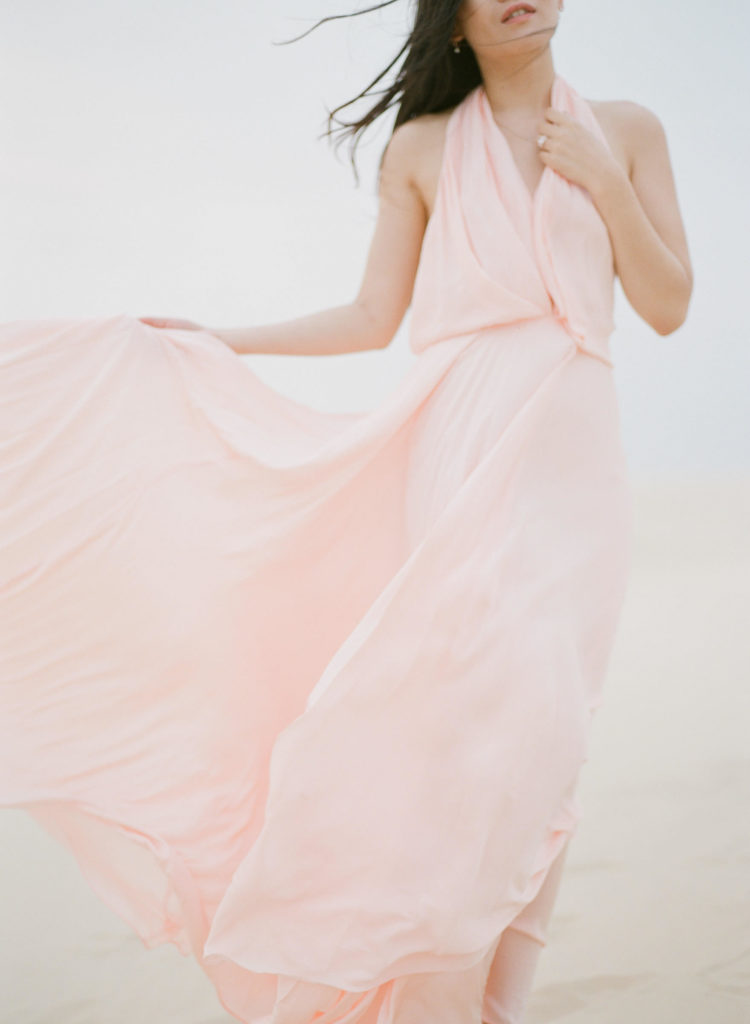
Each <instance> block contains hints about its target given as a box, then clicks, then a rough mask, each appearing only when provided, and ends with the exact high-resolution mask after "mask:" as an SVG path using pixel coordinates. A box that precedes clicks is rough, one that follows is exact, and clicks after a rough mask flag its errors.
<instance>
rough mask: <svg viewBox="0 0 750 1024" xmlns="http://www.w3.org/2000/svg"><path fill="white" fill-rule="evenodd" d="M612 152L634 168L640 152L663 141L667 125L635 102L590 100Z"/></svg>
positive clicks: (651, 111) (589, 102) (652, 112)
mask: <svg viewBox="0 0 750 1024" xmlns="http://www.w3.org/2000/svg"><path fill="white" fill-rule="evenodd" d="M586 102H587V103H588V104H589V106H590V107H591V109H592V111H593V113H594V116H595V117H596V119H597V121H598V122H599V124H600V125H601V127H602V130H603V131H604V134H605V135H606V137H607V141H608V142H609V144H610V146H611V147H612V149H613V150H615V151H617V152H619V153H620V154H621V155H622V156H623V158H624V162H625V163H626V165H627V166H628V167H629V168H631V169H632V166H633V162H634V160H635V157H636V154H637V153H638V151H639V149H641V148H642V147H643V146H649V145H651V144H652V143H654V142H656V141H659V142H661V141H663V139H664V126H663V125H662V123H661V120H660V119H659V117H658V116H657V115H656V114H655V113H654V111H653V110H650V109H649V108H648V107H645V106H644V105H643V104H642V103H636V102H635V101H634V100H587V101H586Z"/></svg>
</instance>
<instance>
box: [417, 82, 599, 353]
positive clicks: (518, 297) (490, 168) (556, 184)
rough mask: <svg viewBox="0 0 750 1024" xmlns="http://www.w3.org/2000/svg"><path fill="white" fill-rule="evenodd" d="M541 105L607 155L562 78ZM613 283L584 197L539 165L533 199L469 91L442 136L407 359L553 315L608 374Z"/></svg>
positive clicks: (488, 112) (582, 103) (588, 114)
mask: <svg viewBox="0 0 750 1024" xmlns="http://www.w3.org/2000/svg"><path fill="white" fill-rule="evenodd" d="M550 106H552V107H554V108H555V109H556V110H560V111H564V112H566V113H568V114H570V115H571V116H572V117H574V118H575V119H576V120H577V121H579V122H580V123H581V124H583V125H584V126H585V127H586V128H588V129H589V130H590V131H591V132H593V133H594V135H595V136H596V137H597V138H598V139H600V140H601V141H602V142H603V144H604V145H605V146H607V147H608V143H607V139H606V137H605V135H604V132H603V131H602V129H601V127H600V125H599V122H598V121H597V119H596V117H595V116H594V113H593V111H592V110H591V107H590V105H589V104H588V103H587V101H586V100H585V99H583V97H581V96H580V95H579V94H578V93H577V92H576V90H575V89H573V87H572V86H571V85H569V84H568V83H567V82H566V81H565V80H564V79H563V78H562V77H561V76H560V75H559V74H556V75H555V77H554V80H553V84H552V90H551V96H550ZM608 148H609V147H608ZM614 277H615V272H614V259H613V252H612V246H611V243H610V238H609V233H608V231H607V227H606V225H605V223H604V221H603V220H602V218H601V215H600V214H599V211H598V210H597V208H596V206H595V204H594V202H593V200H592V198H591V195H590V194H589V192H588V191H587V189H585V188H583V187H582V186H580V185H577V184H574V183H573V182H571V181H569V180H568V179H567V178H565V177H564V176H563V175H562V174H559V173H558V172H557V171H555V170H554V169H553V168H552V167H551V166H549V165H545V167H544V170H543V172H542V176H541V178H540V180H539V184H538V186H537V188H536V190H535V192H534V194H533V195H531V194H530V193H529V189H528V187H527V186H526V183H525V182H524V180H523V178H522V176H521V173H520V171H519V169H518V166H517V164H516V162H515V160H514V158H513V155H512V153H511V149H510V146H509V145H508V142H507V140H506V138H505V136H504V135H503V132H502V131H501V129H500V128H499V126H498V125H497V124H496V122H495V120H494V118H493V116H492V109H491V107H490V104H489V100H488V98H487V93H486V90H485V89H484V86H483V85H479V86H477V87H476V88H475V89H474V90H473V91H472V92H470V93H469V94H468V95H467V96H466V97H465V98H464V99H463V100H462V101H461V103H459V104H458V106H456V107H455V108H454V109H453V111H452V112H451V114H450V117H449V119H448V123H447V126H446V136H445V146H444V150H443V158H442V165H441V169H440V177H439V181H438V187H437V194H436V197H435V207H434V210H433V213H432V215H431V217H430V220H429V222H428V224H427V229H426V232H425V236H424V239H423V242H422V252H421V256H420V262H419V267H418V270H417V275H416V279H415V283H414V292H413V295H412V304H411V316H410V329H409V331H410V333H409V344H410V347H411V348H412V350H413V351H415V352H420V351H422V350H423V349H424V348H426V347H427V346H428V345H430V344H432V343H433V342H436V341H440V340H442V339H444V338H447V337H452V336H455V335H463V334H473V333H476V332H479V331H483V330H486V329H489V328H497V327H500V326H502V325H505V324H512V323H517V322H519V321H522V320H529V319H532V318H539V317H551V318H553V319H555V320H556V321H558V322H559V324H561V325H562V326H563V328H564V329H565V330H566V331H567V333H568V334H569V335H570V336H571V338H573V339H574V341H575V342H576V344H577V345H578V347H579V348H580V349H582V350H583V351H585V352H587V353H588V354H589V355H592V356H595V357H596V358H599V359H601V360H602V361H604V362H605V363H607V364H608V365H610V366H611V365H612V360H611V357H610V352H609V336H610V335H611V333H612V331H613V329H614V322H613V319H612V314H613V305H614Z"/></svg>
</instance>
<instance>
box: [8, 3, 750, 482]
mask: <svg viewBox="0 0 750 1024" xmlns="http://www.w3.org/2000/svg"><path fill="white" fill-rule="evenodd" d="M364 6H369V3H368V2H367V0H359V2H353V3H351V4H347V3H343V2H342V0H331V2H330V3H324V2H322V0H273V2H271V0H106V2H103V0H65V2H60V0H23V2H20V0H19V2H16V0H0V95H1V96H2V99H0V136H1V137H2V159H1V160H0V282H2V283H1V285H0V319H1V320H3V321H5V320H12V319H19V318H36V317H57V316H81V317H89V316H108V315H112V314H114V313H118V312H128V313H131V314H133V315H135V316H140V315H148V314H153V315H167V316H170V315H171V316H181V317H188V318H190V319H193V320H198V321H199V322H201V323H203V324H205V325H207V326H214V327H218V326H240V325H247V324H260V323H270V322H275V321H279V320H285V319H290V318H292V317H296V316H301V315H303V314H304V313H308V312H314V311H316V310H319V309H324V308H326V307H327V306H333V305H338V304H339V303H342V302H347V301H349V300H351V299H352V298H353V297H354V295H355V294H356V291H357V288H358V286H359V281H360V278H361V274H362V271H363V269H364V262H365V258H366V254H367V249H368V246H369V243H370V239H371V236H372V230H373V228H374V223H375V216H376V213H377V204H376V200H375V195H374V183H375V167H376V164H377V160H378V157H379V155H380V151H381V149H382V147H383V145H384V144H385V141H386V140H387V136H388V133H389V131H390V125H391V123H392V117H393V116H395V111H394V112H392V114H391V115H390V116H389V117H387V118H386V119H384V123H383V124H382V125H380V126H378V127H377V128H376V129H373V130H371V131H370V132H368V133H366V134H365V136H364V139H363V141H362V143H361V144H360V147H359V150H358V153H359V159H358V163H359V166H360V172H361V176H362V181H361V184H360V187H359V188H356V187H355V182H354V178H353V175H352V173H351V170H350V168H349V165H348V149H347V146H346V145H345V146H342V148H341V149H340V150H339V154H338V156H336V155H334V152H333V149H332V148H331V146H330V144H329V143H328V142H327V141H326V140H324V139H318V138H317V136H318V135H319V134H320V133H321V132H322V130H323V128H324V123H325V116H326V108H327V107H333V106H335V105H336V104H337V103H340V102H342V101H344V100H347V99H350V98H351V97H353V96H354V95H355V94H356V93H357V92H359V91H360V90H361V89H362V88H363V87H364V86H365V85H366V84H367V83H368V82H369V81H370V79H371V78H373V77H374V76H375V74H376V73H377V72H379V71H380V70H381V68H382V67H383V66H385V64H386V63H388V62H389V60H390V59H391V58H392V56H393V55H394V54H395V53H396V51H397V50H398V48H399V46H400V41H401V36H400V33H401V31H402V28H403V25H404V23H405V19H406V18H407V17H408V14H409V9H410V8H409V5H408V4H407V3H404V4H403V5H399V4H396V5H394V7H397V8H399V9H398V11H391V12H390V13H389V14H388V15H387V16H385V15H383V16H378V15H372V14H370V15H363V16H362V17H360V18H357V19H354V20H352V21H351V22H338V23H335V24H333V25H331V24H329V25H324V26H322V27H321V28H319V29H318V30H316V31H315V32H314V33H312V34H311V35H310V36H308V37H306V38H305V39H303V40H301V41H299V42H297V43H294V44H292V45H290V46H274V45H273V41H274V40H281V39H287V38H290V37H291V36H293V35H296V34H298V33H299V32H301V31H303V30H304V28H306V27H308V26H309V25H311V24H312V23H313V21H314V19H315V18H316V17H319V16H323V15H324V14H330V13H341V12H344V11H349V10H354V9H358V8H361V7H364ZM749 30H750V13H749V12H748V5H747V3H746V2H744V0H723V2H722V3H721V4H720V5H717V4H708V3H705V2H699V0H681V2H677V0H656V2H650V3H647V2H644V0H631V2H629V3H623V2H615V0H566V4H565V11H564V13H563V17H562V21H561V25H560V28H559V30H558V32H557V34H556V36H555V38H554V39H553V42H552V50H553V56H554V62H555V67H556V69H557V70H558V71H559V72H560V73H561V74H562V75H563V76H564V77H565V78H566V79H567V80H568V81H569V82H570V83H571V84H572V85H573V86H574V88H576V89H577V90H578V91H579V92H580V93H581V94H582V95H583V96H585V97H588V98H590V99H630V100H635V101H637V102H639V103H642V104H644V105H645V106H647V107H649V108H650V109H651V110H653V111H654V112H655V113H657V114H658V116H659V117H660V118H661V120H662V122H663V124H664V126H665V128H666V131H667V137H668V140H669V145H670V152H671V156H672V162H673V165H674V169H675V175H676V178H677V186H678V196H679V200H680V205H681V208H682V211H683V215H684V218H685V222H686V227H687V232H688V240H689V243H690V250H691V256H692V260H693V265H694V270H695V279H696V288H695V293H694V296H693V301H692V306H691V311H690V316H689V319H688V321H687V323H686V324H685V325H684V326H683V327H682V328H681V329H680V330H679V331H677V332H676V333H674V334H672V335H669V336H667V337H660V336H659V335H658V334H656V333H655V332H654V331H653V330H651V328H649V327H648V326H647V325H646V324H645V323H644V322H643V321H642V320H640V318H639V317H638V316H637V315H636V314H635V313H634V312H633V311H632V310H631V309H630V308H629V306H628V304H627V301H626V300H625V299H624V296H623V295H622V293H621V292H620V293H619V294H618V302H617V308H616V314H615V321H616V324H617V330H616V332H615V335H614V336H613V339H612V353H613V358H614V361H615V371H614V372H615V379H616V382H617V386H618V393H619V395H620V403H621V412H622V423H623V435H624V440H625V446H626V451H627V456H628V462H629V465H630V467H631V471H632V473H633V475H634V477H635V476H636V475H642V474H645V475H649V474H653V475H661V474H664V473H670V474H672V473H674V474H684V475H695V474H701V473H711V472H724V471H729V472H748V471H750V412H748V400H747V395H748V391H749V388H748V385H749V384H750V355H749V351H750V344H749V342H750V329H749V328H748V310H747V303H746V295H747V292H748V289H749V288H750V274H749V273H748V268H749V265H750V261H748V257H747V240H748V237H749V236H750V205H749V203H748V198H747V186H746V184H745V183H746V181H747V179H748V166H750V144H749V142H748V132H747V123H748V121H747V109H746V104H747V97H748V95H750V74H749V73H748V65H749V62H748V60H747V53H746V51H747V46H748V38H749V37H750V31H749ZM364 109H365V108H364V107H361V108H357V112H359V111H360V110H364ZM345 113H346V114H351V111H347V112H345ZM406 325H407V321H405V322H404V324H403V325H402V328H401V330H400V331H399V334H398V336H397V337H396V339H395V341H394V342H393V343H392V345H391V346H390V347H389V348H388V349H387V350H385V351H379V352H368V353H363V354H356V355H346V356H336V357H287V356H279V357H270V356H253V357H246V358H248V360H249V362H250V365H251V366H252V367H253V369H254V370H255V371H256V372H257V373H258V374H259V375H260V376H262V377H263V378H264V379H265V380H267V381H269V382H270V383H272V384H273V385H274V386H276V387H278V388H279V390H282V391H284V392H285V393H287V394H290V395H292V396H294V397H296V398H298V399H300V400H302V401H305V402H308V403H309V404H311V405H313V406H316V407H319V408H329V409H361V408H370V407H372V406H374V405H376V404H378V403H379V402H381V401H383V400H384V399H385V397H386V395H387V394H388V393H389V392H390V391H391V390H392V389H393V388H394V387H395V386H396V384H397V383H398V380H399V378H400V377H401V376H402V375H403V373H404V371H405V369H406V367H407V366H408V365H409V363H410V361H411V360H412V359H413V358H414V357H413V356H412V354H411V353H410V351H409V350H408V347H407V338H406Z"/></svg>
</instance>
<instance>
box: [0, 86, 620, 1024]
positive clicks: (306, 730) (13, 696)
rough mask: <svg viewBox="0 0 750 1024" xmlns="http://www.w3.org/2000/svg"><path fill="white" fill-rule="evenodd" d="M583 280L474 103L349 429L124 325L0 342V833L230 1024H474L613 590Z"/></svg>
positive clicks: (554, 789)
mask: <svg viewBox="0 0 750 1024" xmlns="http://www.w3.org/2000/svg"><path fill="white" fill-rule="evenodd" d="M550 102H551V104H552V106H554V107H555V108H556V109H558V110H563V111H566V112H568V113H569V114H571V115H572V116H573V117H575V118H577V119H578V120H579V121H580V122H582V123H583V125H584V126H585V127H587V128H588V129H589V130H590V131H592V132H594V133H595V134H596V136H597V137H598V138H600V139H602V141H603V142H604V143H605V145H606V139H605V138H604V136H603V134H602V132H601V129H600V127H599V125H598V123H597V121H596V119H595V117H594V115H593V113H592V111H591V108H590V106H589V104H588V103H587V102H586V101H585V100H584V99H583V98H582V97H580V96H579V95H578V93H577V92H576V91H575V90H574V89H573V88H572V87H571V86H570V85H569V84H568V83H567V82H566V81H565V80H564V79H563V78H562V77H561V76H560V75H556V76H555V79H554V84H553V87H552V92H551V98H550ZM613 284H614V270H613V256H612V249H611V245H610V241H609V236H608V232H607V229H606V227H605V224H604V222H603V221H602V219H601V217H600V215H599V214H598V212H597V210H596V207H595V206H594V204H593V202H592V200H591V197H590V195H589V193H588V192H587V191H586V190H585V189H583V188H582V187H580V186H578V185H575V184H573V183H571V182H569V181H568V180H567V179H566V178H564V177H563V176H562V175H560V174H559V173H557V172H556V171H554V170H553V169H552V168H551V167H549V166H547V167H545V169H544V172H543V174H542V178H541V181H540V183H539V186H538V188H537V189H536V191H535V193H534V195H530V194H529V191H528V189H527V187H526V185H525V184H524V182H523V179H522V178H521V175H520V172H519V171H518V168H517V166H516V165H515V163H514V160H513V157H512V155H511V152H510V149H509V147H508V144H507V142H506V140H505V137H504V136H503V133H502V131H501V130H500V128H499V127H498V126H497V125H496V123H495V121H494V120H493V118H492V112H491V109H490V107H489V102H488V99H487V95H486V92H485V90H484V88H483V87H482V86H479V87H477V88H475V89H474V90H473V91H472V92H471V93H469V95H468V96H467V97H466V98H465V99H464V100H463V101H462V102H461V103H460V104H459V105H458V106H457V107H455V108H454V110H453V111H452V113H451V115H450V120H449V122H448V127H447V134H446V141H445V149H444V152H443V162H442V166H441V171H440V180H439V186H438V194H437V200H436V205H435V209H434V213H433V215H432V217H431V219H430V221H429V223H428V226H427V231H426V235H425V238H424V243H423V250H422V255H421V260H420V265H419V269H418V274H417V279H416V283H415V289H414V294H413V300H412V307H411V313H410V322H409V332H410V333H409V344H410V346H411V349H412V351H413V352H414V353H415V354H416V358H415V359H414V360H413V361H412V363H411V364H410V366H409V368H408V370H407V371H406V373H405V375H404V377H403V378H402V379H401V381H400V382H399V383H398V385H397V386H396V387H395V388H394V389H393V391H392V392H391V393H390V395H389V396H388V398H387V399H386V400H385V401H384V402H382V404H380V405H379V406H378V407H377V408H374V409H371V410H368V411H366V412H356V413H325V412H321V411H318V410H315V409H312V408H310V407H308V406H306V405H305V404H303V403H301V402H296V401H293V400H291V399H289V398H287V397H285V396H283V395H282V394H280V393H278V392H277V391H276V390H275V389H273V388H271V387H269V386H268V385H266V384H265V383H263V382H262V381H261V380H260V378H259V377H258V376H257V375H256V374H255V373H254V372H253V370H252V369H251V368H250V366H249V365H248V362H247V361H246V360H244V359H243V358H241V357H240V356H238V355H237V354H236V353H234V352H233V351H232V350H231V349H230V348H229V347H228V346H226V345H225V344H223V343H222V342H221V341H220V340H219V339H217V338H216V337H214V336H213V335H211V334H210V333H207V332H205V331H188V330H175V329H156V328H153V327H151V326H148V325H146V324H144V323H142V322H141V321H139V320H137V319H136V318H135V317H134V316H131V315H128V314H118V315H113V316H109V317H97V318H88V319H38V320H19V321H13V322H9V323H5V324H3V325H2V326H0V375H1V386H2V391H1V393H2V409H1V411H0V630H1V633H0V711H1V714H0V803H1V804H2V805H5V806H12V807H21V808H26V809H27V810H28V811H29V812H30V813H31V814H32V815H34V817H35V818H36V819H37V820H38V821H39V822H40V823H41V824H42V826H43V827H44V828H45V829H47V830H48V831H49V832H51V833H52V834H53V835H54V836H56V837H57V838H59V840H60V841H61V842H62V843H64V844H65V845H66V846H67V847H68V848H69V849H70V851H72V854H73V855H74V857H75V858H76V861H77V863H78V864H79V866H80V868H81V870H82V872H83V873H84V875H85V877H86V879H87V880H88V882H89V883H90V885H91V886H92V887H93V889H94V890H95V891H96V893H98V895H99V896H100V897H101V899H102V900H104V901H105V902H106V903H107V904H108V905H109V906H110V907H111V908H113V910H114V911H116V912H117V913H118V914H119V915H121V916H122V917H123V918H124V919H125V920H126V921H127V922H129V923H130V925H132V927H133V929H134V930H135V931H136V932H137V934H138V935H139V936H140V937H141V939H142V940H143V942H144V943H145V945H146V946H148V947H152V946H155V945H157V944H159V943H165V942H171V943H174V944H175V945H176V946H177V947H178V949H179V950H181V951H182V952H183V953H185V954H188V953H192V954H193V955H194V956H195V957H196V958H197V960H198V961H199V963H200V964H201V966H202V967H203V969H204V970H205V971H206V972H207V974H208V975H209V976H210V978H211V979H212V981H213V983H214V985H215V987H216V990H217V994H218V997H219V999H220V1001H221V1003H222V1004H223V1005H224V1007H225V1008H226V1009H227V1010H228V1011H229V1012H230V1013H231V1014H233V1015H234V1016H235V1017H236V1018H237V1019H238V1020H241V1021H244V1022H246V1024H313V1022H315V1024H355V1022H356V1024H425V1022H426V1021H429V1024H464V1022H465V1024H469V1022H471V1021H475V1022H478V1021H479V1020H480V1019H485V1020H488V1021H489V1022H490V1024H505V1021H504V1020H503V1021H501V1020H500V1019H499V1017H500V1011H499V1010H497V1007H498V1006H500V1005H501V1003H502V993H501V992H493V989H492V986H493V985H497V984H500V982H499V980H498V972H497V970H493V962H494V963H495V966H497V963H496V960H495V958H496V956H497V952H498V944H499V943H500V941H501V939H502V937H503V933H504V932H506V930H507V929H509V928H510V927H511V926H512V922H514V920H515V921H516V922H517V921H518V920H519V915H522V914H523V912H524V909H525V908H528V907H529V906H530V905H531V904H532V901H533V900H534V898H535V897H536V896H537V895H538V894H539V892H540V890H541V887H542V885H543V883H544V881H545V878H546V877H547V874H548V872H549V870H550V867H551V865H552V864H553V862H554V861H555V859H556V857H557V855H558V854H559V853H560V852H561V851H562V850H563V848H564V846H565V844H566V843H567V841H568V840H569V838H570V836H571V834H572V833H573V831H574V829H575V827H576V825H577V823H578V821H579V820H580V817H581V813H582V808H581V805H580V802H579V800H578V797H577V795H576V789H577V785H578V780H579V772H580V769H581V767H582V765H583V764H584V763H585V761H586V760H587V756H588V754H587V751H588V743H589V735H590V728H591V718H592V714H593V711H594V710H595V708H596V707H597V706H598V705H599V704H600V702H601V699H602V687H603V682H604V678H605V672H606V668H607V664H608V660H609V656H610V651H611V647H612V644H613V640H614V637H615V632H616V626H617V621H618V617H619V614H620V609H621V605H622V602H623V598H624V593H625V588H626V580H627V576H628V567H629V560H630V537H631V518H632V517H631V495H630V489H629V486H628V479H627V471H626V463H625V458H624V452H623V447H622V444H621V436H620V424H619V414H618V406H617V400H616V393H615V387H614V381H613V370H612V359H611V356H610V351H609V336H610V334H611V331H612V328H613V322H612V303H613ZM506 934H507V932H506ZM40 970H43V968H40ZM493 979H494V980H493ZM493 1008H494V1009H493ZM483 1011H484V1012H485V1013H486V1014H487V1016H484V1017H483V1018H482V1014H483ZM496 1018H497V1019H496Z"/></svg>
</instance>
